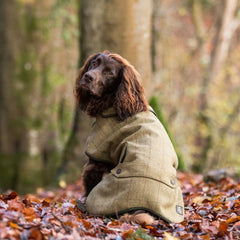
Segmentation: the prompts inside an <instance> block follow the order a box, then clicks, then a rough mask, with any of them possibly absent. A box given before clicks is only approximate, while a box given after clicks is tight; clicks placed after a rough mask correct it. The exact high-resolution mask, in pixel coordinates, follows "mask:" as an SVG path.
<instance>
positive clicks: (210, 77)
mask: <svg viewBox="0 0 240 240" xmlns="http://www.w3.org/2000/svg"><path fill="white" fill-rule="evenodd" d="M106 49H107V50H109V51H111V52H114V53H118V54H120V55H121V56H123V57H124V58H126V59H128V60H129V62H130V63H131V64H132V65H134V66H135V67H136V69H137V71H138V72H139V73H140V75H141V78H142V83H143V86H144V89H145V93H146V96H147V100H148V102H149V104H150V105H151V106H152V107H153V109H154V110H155V112H156V113H157V116H158V118H159V120H160V121H161V122H162V124H163V125H164V127H165V129H166V130H167V133H168V135H169V137H170V139H171V141H172V143H173V145H174V148H175V150H176V153H177V155H178V159H179V176H178V177H179V179H180V182H181V183H182V188H183V193H184V194H185V195H184V196H185V198H184V202H185V205H186V206H187V208H186V211H187V215H186V220H185V222H184V223H183V224H182V225H180V224H179V225H165V223H163V222H162V223H156V225H155V226H154V227H152V228H151V227H147V228H145V230H142V229H140V228H138V227H137V226H133V227H131V226H130V225H127V224H126V225H122V224H120V223H118V222H117V221H113V220H112V219H105V220H106V221H107V222H104V221H105V220H104V219H103V220H102V219H99V220H96V219H88V218H85V216H83V214H82V212H81V211H80V210H79V208H77V207H76V205H77V203H76V202H75V198H78V197H80V196H81V194H80V193H77V192H78V191H81V189H82V188H81V183H79V179H80V176H81V172H82V168H83V165H84V164H85V163H86V156H85V154H84V149H85V144H86V139H87V136H88V134H89V130H90V127H91V125H92V123H93V119H91V118H89V117H88V116H87V115H86V114H85V113H83V112H81V111H80V110H79V108H78V106H77V105H76V103H75V97H74V84H75V81H76V80H75V79H76V76H77V74H78V72H79V68H80V67H81V66H82V65H83V63H84V62H85V60H86V59H87V57H88V56H89V55H91V54H93V53H96V52H101V51H103V50H106ZM239 62H240V2H239V1H238V0H149V1H145V0H137V1H136V0H121V1H120V0H111V1H108V0H90V1H89V0H51V1H49V0H42V1H36V0H1V1H0V220H1V221H2V220H3V222H4V221H5V222H6V224H5V223H3V224H2V223H0V238H1V236H4V237H6V239H8V238H7V237H9V236H12V237H14V236H15V237H16V239H20V238H19V236H20V235H21V234H20V232H22V233H23V234H26V236H28V237H29V236H32V238H30V239H50V238H48V237H49V236H50V235H51V234H52V235H51V236H53V237H54V236H55V238H52V239H78V237H79V236H80V237H83V235H81V234H80V232H81V233H82V232H84V236H89V239H90V237H94V238H98V237H99V236H100V237H99V238H104V239H105V238H106V236H109V238H108V239H118V240H119V239H154V238H152V237H155V239H169V240H171V239H237V238H235V237H236V236H238V237H239V236H240V234H239V226H240V224H239V223H240V197H239V191H240V184H239V181H238V179H239V175H240V167H239V166H240V147H239V146H240V94H239V92H240V65H239ZM212 170H216V172H213V177H212V175H211V171H212ZM209 172H210V174H209ZM221 174H224V177H223V178H221V177H220V178H218V177H219V175H221ZM209 176H210V178H211V177H212V178H211V179H210V180H209ZM217 176H218V177H217ZM225 177H227V178H225ZM228 177H231V178H228ZM204 179H205V182H204V181H203V180H204ZM211 180H212V181H213V183H211ZM76 181H77V182H76ZM209 181H210V182H209ZM194 185H195V186H194ZM196 185H198V186H196ZM53 189H58V190H56V191H57V193H56V192H54V191H55V190H53ZM10 190H11V191H13V192H10ZM52 191H53V192H52ZM74 191H76V192H75V193H72V195H71V196H69V199H70V200H69V202H68V203H66V202H65V203H64V201H62V199H63V198H64V197H66V195H67V193H69V192H74ZM211 191H213V192H214V193H215V195H216V196H218V197H216V198H215V197H214V196H212V195H211V196H209V194H210V193H211ZM30 192H31V193H33V194H35V195H32V194H29V193H30ZM200 192H201V193H202V194H199V193H200ZM237 192H238V193H237ZM18 194H19V195H18ZM26 194H27V195H26ZM79 194H80V195H79ZM20 195H24V197H23V198H22V197H20ZM57 196H58V197H57ZM221 197H222V198H221ZM60 198H61V200H59V199H60ZM223 198H224V200H223ZM43 199H44V200H43ZM73 199H74V200H73ZM58 201H60V202H61V204H60V205H59V207H60V208H61V209H60V210H59V211H61V214H62V211H63V212H64V211H66V212H64V213H63V215H67V214H68V212H70V213H71V214H72V215H73V216H74V217H73V218H74V219H73V218H71V219H70V218H68V217H66V216H65V218H66V221H65V220H63V219H61V216H60V212H59V211H58V210H56V212H54V211H55V210H52V211H53V212H54V213H53V218H51V217H49V215H48V213H47V214H46V215H44V218H45V220H44V221H45V222H47V223H48V224H52V226H54V230H52V231H53V232H54V231H55V232H54V233H53V232H51V233H50V232H48V231H49V230H48V229H47V227H46V226H44V227H43V225H44V224H43V218H42V216H41V217H39V216H40V215H41V214H42V212H43V211H46V212H47V211H49V209H50V208H51V209H53V208H54V204H53V202H54V203H56V202H58ZM225 201H228V203H227V205H225ZM64 204H65V205H64ZM213 206H214V207H213ZM40 208H41V213H40V210H39V209H40ZM220 208H221V210H222V212H221V214H220V213H219V212H217V211H218V210H219V209H220ZM3 209H4V211H5V210H7V209H10V210H12V211H16V212H18V213H19V212H21V214H22V215H21V217H22V216H24V217H25V220H26V219H27V220H29V222H31V221H33V220H34V219H35V220H36V219H38V220H36V222H37V223H36V225H34V227H33V226H31V230H29V229H30V228H29V229H28V228H27V227H26V225H24V224H25V222H24V221H25V220H24V221H22V222H21V224H22V225H21V224H17V222H16V219H20V215H19V216H18V218H17V217H16V216H15V217H16V218H14V217H12V216H11V217H10V215H9V216H7V215H4V214H5V213H4V214H3ZM29 209H31V210H29ZM36 209H38V210H36ZM54 209H55V208H54ZM31 211H32V212H31ZM199 211H202V212H201V213H199ZM226 216H227V217H226ZM39 218H41V221H42V222H41V224H43V225H41V227H40V225H39V224H40V220H39ZM218 218H221V219H222V220H221V221H220V220H218ZM4 219H5V220H4ZM6 219H8V220H6ZM14 219H15V220H14ZM53 219H54V220H53ZM79 219H81V220H80V222H81V231H80V230H79V228H77V226H78V223H77V221H79ZM206 219H207V220H206ZM35 220H34V221H35ZM1 221H0V222H1ZM64 221H65V222H64ZM97 221H98V222H97ZM56 222H58V223H56ZM1 224H2V225H1ZM4 224H5V225H4ZM157 224H158V225H157ZM161 224H162V225H161ZM160 225H161V226H162V227H161V228H159V226H160ZM6 226H7V227H9V229H10V228H11V229H13V231H15V232H14V233H13V235H8V234H9V233H7V230H6V228H5V227H6ZM96 226H97V227H96ZM57 228H61V229H62V230H59V231H58V230H57ZM3 229H5V230H3ZM9 229H8V231H9ZM33 229H35V230H36V232H34V231H35V230H34V231H33ZM39 229H40V230H39ZM73 229H74V230H73ZM76 229H78V230H76ZM96 229H98V230H96ZM114 229H115V230H114ZM116 229H117V230H116ZM236 229H238V230H236ZM231 230H232V233H230V232H231ZM235 230H236V232H234V231H235ZM1 231H3V232H2V233H1ZM4 231H5V232H4ZM61 231H62V232H64V233H63V235H59V234H60V232H61ZM194 231H195V233H196V234H197V237H196V236H195V235H191V232H194ZM99 232H101V234H102V235H101V234H100V233H99ZM169 232H171V233H172V232H175V234H171V233H169ZM181 232H182V233H181ZM103 233H104V234H105V235H104V234H103ZM168 233H169V234H170V235H168ZM1 234H3V235H1ZM4 234H5V235H4ZM14 234H15V235H14ZM34 234H36V235H34ZM54 234H55V235H54ZM64 234H65V237H66V235H69V236H70V235H71V236H75V238H74V237H73V238H71V237H69V238H67V237H66V238H64ZM74 234H75V235H74ZM98 234H100V235H98ZM134 234H135V235H134ZM184 234H185V235H184ZM234 234H235V235H234ZM46 236H48V237H46ZM134 236H135V238H134ZM194 236H195V237H194ZM224 236H227V237H228V238H223V237H224ZM111 237H112V238H111ZM148 237H149V238H148ZM1 239H2V238H1ZM11 239H14V238H11ZM21 239H27V238H21Z"/></svg>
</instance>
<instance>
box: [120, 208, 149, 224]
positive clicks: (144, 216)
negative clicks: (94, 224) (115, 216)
mask: <svg viewBox="0 0 240 240" xmlns="http://www.w3.org/2000/svg"><path fill="white" fill-rule="evenodd" d="M119 220H120V222H126V223H132V222H134V223H137V224H140V225H152V224H153V222H154V218H153V216H151V215H150V214H149V213H147V212H144V211H136V212H134V213H133V214H128V213H126V214H124V215H123V216H121V217H120V219H119Z"/></svg>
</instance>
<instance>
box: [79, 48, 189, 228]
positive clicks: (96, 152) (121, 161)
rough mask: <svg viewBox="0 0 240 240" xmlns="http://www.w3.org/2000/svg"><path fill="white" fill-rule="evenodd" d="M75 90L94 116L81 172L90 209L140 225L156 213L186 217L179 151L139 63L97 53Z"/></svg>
mask: <svg viewBox="0 0 240 240" xmlns="http://www.w3.org/2000/svg"><path fill="white" fill-rule="evenodd" d="M75 95H76V100H77V102H78V105H79V107H80V109H81V110H82V111H85V112H86V113H87V114H88V115H89V116H91V117H94V118H96V121H95V123H94V125H93V126H92V129H91V133H90V134H89V137H88V140H87V147H86V151H85V153H86V155H87V156H88V158H89V161H88V163H87V164H86V165H85V167H84V171H83V176H82V178H83V185H84V188H85V197H86V202H85V206H86V209H87V211H88V212H89V213H90V214H93V215H110V216H111V215H117V214H119V215H122V214H124V213H125V215H122V216H121V217H120V221H127V222H136V223H139V224H144V223H145V224H152V223H153V220H154V218H153V217H152V215H154V216H158V217H161V218H162V219H165V220H166V221H169V222H180V221H182V220H183V219H184V205H183V198H182V192H181V188H180V184H179V183H178V181H177V176H176V169H177V165H178V159H177V155H176V153H175V150H174V147H173V146H172V143H171V141H170V139H169V137H168V135H167V132H166V131H165V129H164V127H163V126H162V124H161V123H160V121H159V120H158V118H157V117H156V115H155V113H154V111H153V110H152V109H151V108H150V107H149V106H148V104H147V101H146V99H145V96H144V90H143V87H142V86H141V84H140V81H139V74H138V73H137V71H136V70H135V68H134V67H133V66H132V65H130V63H129V62H128V61H127V60H125V59H124V58H122V57H121V56H119V55H118V54H113V53H110V52H108V51H104V52H102V53H97V54H94V55H92V56H91V57H89V58H88V59H87V61H86V63H85V64H84V66H83V67H82V68H81V70H80V73H79V76H78V78H77V81H76V89H75ZM126 213H127V214H126ZM149 213H151V215H150V214H149Z"/></svg>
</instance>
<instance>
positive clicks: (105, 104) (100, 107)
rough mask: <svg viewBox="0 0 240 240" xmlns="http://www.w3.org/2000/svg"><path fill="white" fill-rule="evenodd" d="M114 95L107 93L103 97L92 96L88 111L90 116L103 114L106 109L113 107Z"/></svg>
mask: <svg viewBox="0 0 240 240" xmlns="http://www.w3.org/2000/svg"><path fill="white" fill-rule="evenodd" d="M113 103H114V95H106V96H103V97H101V98H91V99H90V101H89V104H88V106H87V109H86V112H87V114H88V115H89V116H90V117H97V116H99V115H102V114H103V113H104V112H105V111H106V110H108V109H110V108H111V109H113V110H114V108H113Z"/></svg>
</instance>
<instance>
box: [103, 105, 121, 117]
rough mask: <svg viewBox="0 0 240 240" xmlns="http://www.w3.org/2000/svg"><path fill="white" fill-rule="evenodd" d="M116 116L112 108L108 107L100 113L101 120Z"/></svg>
mask: <svg viewBox="0 0 240 240" xmlns="http://www.w3.org/2000/svg"><path fill="white" fill-rule="evenodd" d="M116 116H117V113H116V110H115V109H114V108H113V107H110V108H108V109H106V110H105V111H103V112H102V113H101V117H103V118H109V117H116Z"/></svg>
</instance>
